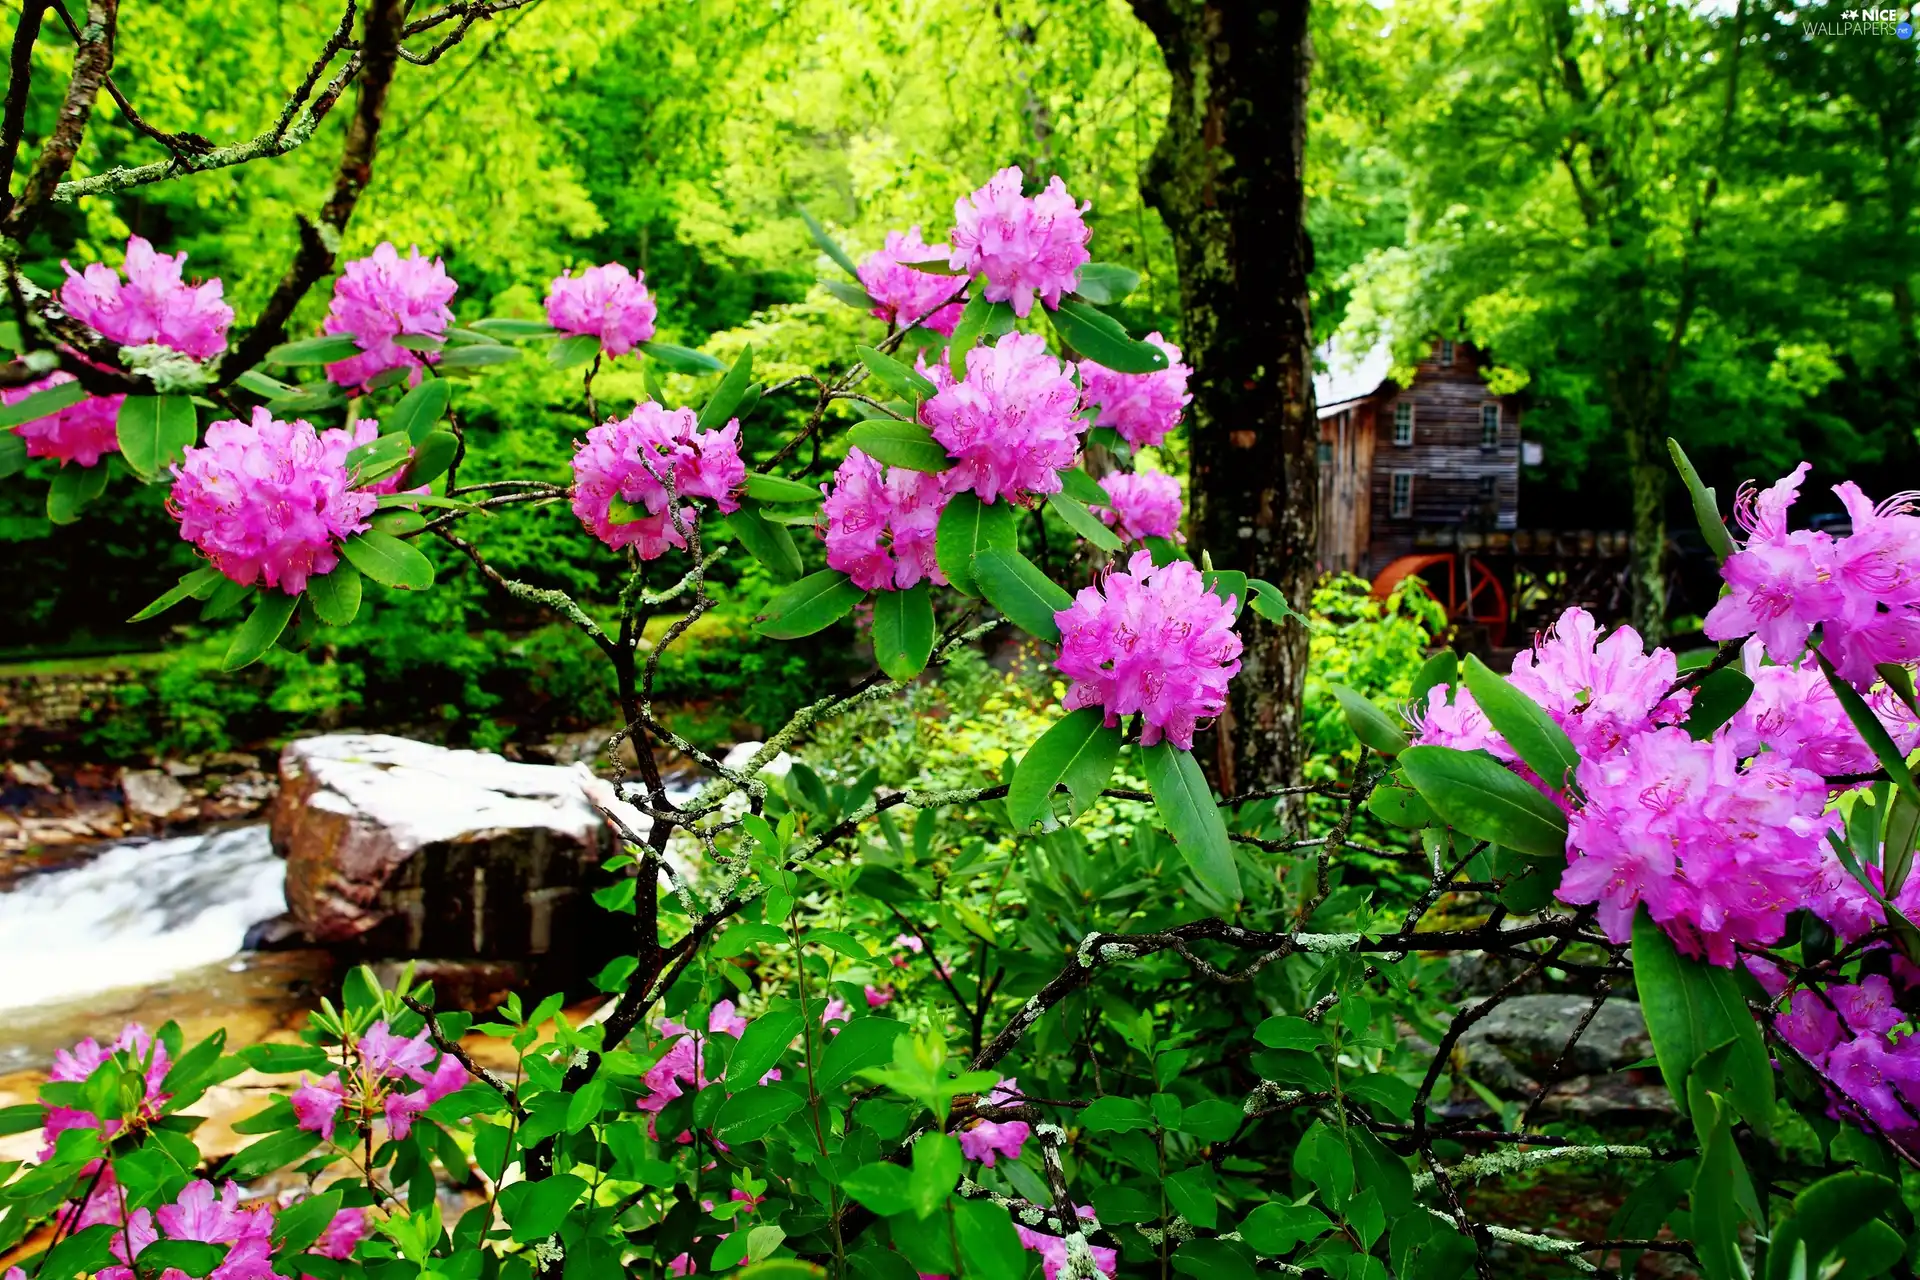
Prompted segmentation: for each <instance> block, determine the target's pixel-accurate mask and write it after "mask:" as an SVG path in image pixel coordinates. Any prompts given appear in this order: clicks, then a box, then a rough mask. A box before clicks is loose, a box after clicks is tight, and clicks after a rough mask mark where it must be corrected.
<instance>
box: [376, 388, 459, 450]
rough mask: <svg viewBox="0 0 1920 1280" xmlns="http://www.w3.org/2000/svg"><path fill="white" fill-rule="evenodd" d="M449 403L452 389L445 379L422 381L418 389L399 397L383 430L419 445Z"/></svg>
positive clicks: (451, 398)
mask: <svg viewBox="0 0 1920 1280" xmlns="http://www.w3.org/2000/svg"><path fill="white" fill-rule="evenodd" d="M452 401H453V388H452V386H451V385H450V384H449V383H448V382H447V381H446V379H444V378H422V379H421V380H420V385H419V386H417V387H415V388H414V389H413V390H411V391H409V392H407V394H405V395H404V396H401V397H400V403H399V404H397V405H395V406H394V407H393V412H391V413H389V414H388V415H387V420H386V423H385V424H384V425H385V429H386V430H387V431H388V432H392V433H395V434H398V435H404V436H405V437H406V438H407V439H408V440H410V441H411V442H413V443H414V444H419V443H420V442H421V441H422V440H425V439H426V438H427V433H428V432H429V431H432V430H433V428H434V426H435V425H436V424H437V423H438V422H439V421H440V419H442V418H444V417H446V416H447V406H448V405H449V404H450V403H452Z"/></svg>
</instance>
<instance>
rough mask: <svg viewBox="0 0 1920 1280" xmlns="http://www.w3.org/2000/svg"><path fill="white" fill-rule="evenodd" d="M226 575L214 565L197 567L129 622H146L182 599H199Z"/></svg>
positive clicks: (129, 619)
mask: <svg viewBox="0 0 1920 1280" xmlns="http://www.w3.org/2000/svg"><path fill="white" fill-rule="evenodd" d="M225 578H226V575H225V574H223V573H221V572H220V571H219V570H218V569H216V568H214V567H213V566H212V565H206V566H204V567H202V568H199V569H195V570H194V571H193V572H192V573H189V574H186V575H184V576H182V577H181V579H180V581H179V582H177V583H175V584H174V585H173V586H172V587H170V588H168V590H167V591H166V593H165V594H164V595H162V596H161V597H160V598H159V599H158V600H155V601H154V602H153V603H152V604H150V605H148V606H147V607H146V608H144V609H142V610H141V611H140V612H138V613H136V614H134V615H133V616H132V617H131V618H128V619H127V621H128V622H145V621H146V620H147V619H148V618H153V617H158V616H159V615H160V614H163V613H165V612H166V611H167V610H169V609H171V608H173V606H175V605H176V604H179V603H180V602H181V601H182V600H187V599H198V598H199V597H200V596H201V595H203V594H204V593H206V592H207V591H209V590H211V589H212V588H213V587H214V586H216V585H217V584H219V583H220V582H222V581H224V580H225Z"/></svg>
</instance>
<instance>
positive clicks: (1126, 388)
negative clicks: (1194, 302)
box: [1080, 332, 1193, 449]
mask: <svg viewBox="0 0 1920 1280" xmlns="http://www.w3.org/2000/svg"><path fill="white" fill-rule="evenodd" d="M1147 341H1148V342H1151V343H1152V344H1153V345H1154V346H1156V347H1159V348H1160V349H1161V350H1162V351H1164V352H1166V353H1167V367H1166V368H1164V369H1160V370H1157V371H1156V372H1153V373H1115V372H1114V371H1113V370H1112V369H1109V368H1107V367H1106V366H1105V365H1099V364H1095V363H1094V362H1093V361H1091V360H1082V361H1081V362H1080V385H1081V387H1082V391H1081V399H1082V401H1083V402H1084V403H1085V404H1086V405H1087V406H1088V407H1090V408H1091V407H1098V408H1099V410H1100V416H1099V417H1098V418H1096V419H1095V420H1094V424H1093V425H1094V426H1096V427H1112V428H1113V429H1114V430H1115V431H1118V432H1119V433H1120V438H1121V439H1123V440H1125V441H1126V442H1127V443H1128V444H1131V445H1133V446H1134V447H1135V448H1137V449H1144V448H1146V447H1147V446H1149V445H1156V444H1159V443H1160V442H1161V441H1162V440H1164V439H1166V436H1167V432H1169V431H1171V430H1173V429H1174V428H1175V427H1177V426H1179V425H1180V417H1181V414H1182V412H1183V411H1184V410H1185V408H1186V405H1187V402H1188V401H1190V400H1192V399H1193V397H1192V396H1190V395H1188V394H1187V379H1188V378H1190V377H1192V376H1193V370H1192V369H1189V368H1188V367H1187V366H1186V365H1184V364H1181V363H1180V348H1178V347H1176V346H1174V345H1173V344H1172V343H1171V342H1168V341H1167V340H1166V339H1165V338H1163V337H1161V336H1160V334H1159V333H1158V332H1154V333H1150V334H1148V335H1147Z"/></svg>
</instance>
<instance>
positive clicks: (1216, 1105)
mask: <svg viewBox="0 0 1920 1280" xmlns="http://www.w3.org/2000/svg"><path fill="white" fill-rule="evenodd" d="M1243 1118H1244V1113H1243V1112H1242V1111H1241V1110H1240V1108H1239V1107H1237V1106H1235V1105H1234V1104H1233V1103H1231V1102H1224V1101H1222V1100H1221V1099H1219V1098H1207V1099H1205V1100H1204V1101H1201V1102H1196V1103H1194V1104H1192V1105H1191V1106H1186V1107H1182V1108H1181V1109H1180V1132H1182V1133H1186V1134H1191V1135H1193V1137H1194V1138H1195V1139H1197V1140H1198V1141H1200V1142H1221V1141H1224V1140H1225V1139H1227V1138H1230V1137H1232V1136H1233V1134H1234V1133H1235V1131H1237V1130H1238V1129H1239V1128H1240V1122H1241V1120H1242V1119H1243Z"/></svg>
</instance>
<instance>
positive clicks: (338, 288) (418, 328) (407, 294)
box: [320, 243, 460, 387]
mask: <svg viewBox="0 0 1920 1280" xmlns="http://www.w3.org/2000/svg"><path fill="white" fill-rule="evenodd" d="M459 288H460V286H459V285H457V284H455V283H454V282H453V280H452V278H451V277H449V276H448V275H447V272H446V268H445V267H443V266H442V265H441V262H440V259H438V258H435V259H433V260H432V261H431V262H429V261H428V260H427V259H425V258H422V257H421V256H420V250H419V249H418V248H414V249H411V250H409V251H408V254H407V256H406V257H404V258H402V257H401V256H400V255H399V253H398V252H397V251H396V250H395V249H394V247H393V245H392V244H390V243H382V244H381V245H380V247H379V248H377V249H375V250H374V251H373V253H372V255H371V256H370V257H365V258H361V259H358V260H357V261H354V262H349V263H348V264H347V265H346V269H345V270H344V271H342V272H341V273H340V278H339V279H337V280H335V281H334V283H333V305H332V306H330V307H329V308H328V309H327V318H326V321H325V322H324V323H323V324H322V325H321V326H320V327H321V329H322V330H323V331H324V332H327V333H345V334H351V335H352V337H353V340H354V342H355V343H357V344H358V345H359V347H360V351H361V354H360V355H357V356H354V357H352V358H350V359H347V360H341V361H339V362H337V363H335V364H330V365H328V366H327V377H329V378H331V379H332V380H333V381H334V382H335V383H337V384H339V385H340V386H343V387H360V386H364V385H366V384H367V383H368V382H370V381H371V380H372V379H373V378H374V377H375V376H376V375H378V374H381V373H384V372H385V371H386V370H388V369H414V370H418V369H419V368H420V366H421V364H422V360H421V356H420V353H418V352H415V351H409V350H408V349H407V348H405V347H403V346H401V345H400V344H399V343H398V342H396V341H395V339H396V338H399V337H401V336H403V335H411V336H414V337H424V338H444V337H445V336H446V333H447V326H448V325H450V324H452V323H453V312H452V310H450V309H449V308H448V306H447V304H448V303H449V302H451V301H453V295H454V294H455V293H456V292H457V291H458V290H459ZM433 358H437V357H429V359H433ZM413 377H414V378H415V379H416V380H417V379H418V377H419V374H418V373H417V372H416V373H415V374H414V375H413Z"/></svg>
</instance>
